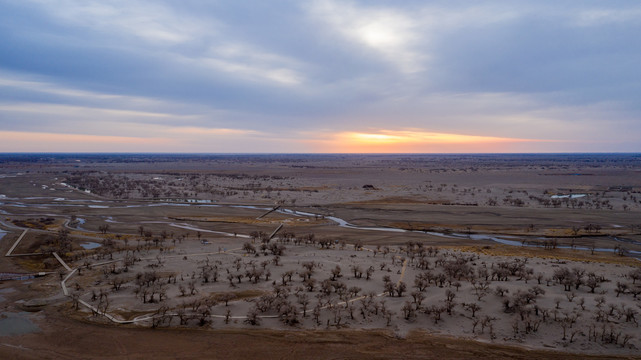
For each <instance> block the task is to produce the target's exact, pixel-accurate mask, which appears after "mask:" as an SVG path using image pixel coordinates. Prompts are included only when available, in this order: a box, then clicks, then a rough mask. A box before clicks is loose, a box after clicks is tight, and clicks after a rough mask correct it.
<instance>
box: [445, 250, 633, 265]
mask: <svg viewBox="0 0 641 360" xmlns="http://www.w3.org/2000/svg"><path fill="white" fill-rule="evenodd" d="M443 248H448V249H455V250H460V251H469V252H474V253H478V254H484V255H490V256H513V257H536V258H541V259H553V260H568V261H583V262H592V263H604V264H618V265H627V266H635V267H639V266H641V262H639V261H638V260H636V259H634V258H631V257H626V256H617V255H615V254H613V253H604V252H595V253H594V255H592V254H590V253H589V252H587V251H583V250H570V249H553V250H546V249H543V248H533V247H527V246H521V247H518V246H509V245H487V246H443Z"/></svg>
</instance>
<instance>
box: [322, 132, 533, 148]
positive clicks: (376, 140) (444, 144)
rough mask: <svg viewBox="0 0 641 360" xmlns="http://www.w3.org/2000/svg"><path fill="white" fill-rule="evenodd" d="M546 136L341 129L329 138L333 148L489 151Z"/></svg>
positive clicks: (329, 144)
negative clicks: (531, 137)
mask: <svg viewBox="0 0 641 360" xmlns="http://www.w3.org/2000/svg"><path fill="white" fill-rule="evenodd" d="M541 141H545V140H532V139H518V138H505V137H494V136H479V135H463V134H450V133H438V132H428V131H423V130H417V129H410V130H400V131H399V130H378V131H375V132H374V131H373V132H340V133H336V134H334V135H333V136H332V137H331V140H328V141H326V142H325V144H326V145H328V146H330V147H331V148H332V150H331V151H332V152H363V153H366V152H382V153H387V152H487V151H503V150H504V149H505V148H506V147H507V146H510V145H514V144H518V143H532V142H541Z"/></svg>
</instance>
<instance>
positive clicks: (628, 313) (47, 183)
mask: <svg viewBox="0 0 641 360" xmlns="http://www.w3.org/2000/svg"><path fill="white" fill-rule="evenodd" d="M640 175H641V156H639V155H637V154H573V155H568V154H539V155H521V154H514V155H144V154H118V155H114V154H84V155H83V154H57V155H56V154H54V155H52V154H22V155H21V154H12V155H9V154H5V155H2V156H0V231H1V232H0V254H1V255H2V260H0V272H1V273H2V276H3V278H2V279H3V280H2V282H0V306H2V316H1V318H0V356H2V358H7V359H8V358H16V359H22V358H24V359H36V358H38V359H41V358H101V359H105V358H122V357H127V358H150V357H154V358H248V357H249V358H252V357H257V356H260V357H263V358H348V359H366V358H368V359H369V358H404V359H408V358H409V359H412V358H417V359H418V358H443V357H447V358H477V357H494V358H539V357H540V358H591V357H594V358H617V357H621V358H634V357H638V353H639V348H641V332H640V331H639V327H638V322H639V321H640V320H641V315H640V314H639V312H640V311H641V307H640V306H641V296H639V295H640V294H641V262H640V261H639V259H640V258H641V252H640V251H641V221H640V220H639V214H640V213H641V176H640Z"/></svg>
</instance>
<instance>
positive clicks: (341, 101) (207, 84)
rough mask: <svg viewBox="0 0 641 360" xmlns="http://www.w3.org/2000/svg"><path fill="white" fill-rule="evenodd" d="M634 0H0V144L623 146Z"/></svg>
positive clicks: (86, 147)
mask: <svg viewBox="0 0 641 360" xmlns="http://www.w3.org/2000/svg"><path fill="white" fill-rule="evenodd" d="M640 34H641V3H640V2H638V1H612V0H609V1H558V0H557V1H514V0H510V1H483V2H476V1H452V0H449V1H412V0H408V1H375V0H367V1H366V0H363V1H334V0H319V1H249V0H247V1H243V0H237V1H201V0H200V1H196V0H193V1H189V0H187V1H180V2H178V1H139V0H116V1H107V0H102V1H92V0H78V1H76V0H21V1H13V0H6V1H4V0H0V38H1V39H2V41H0V151H4V152H7V151H70V152H73V151H114V152H117V151H144V152H566V151H568V152H574V151H578V152H593V151H594V152H603V151H605V152H620V151H623V152H638V151H641V140H640V139H639V138H640V136H639V135H641V65H640V64H641V36H639V35H640Z"/></svg>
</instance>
